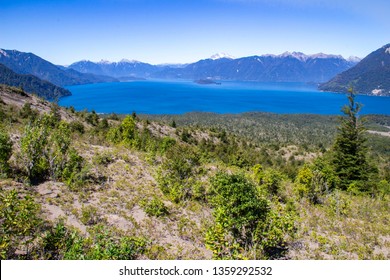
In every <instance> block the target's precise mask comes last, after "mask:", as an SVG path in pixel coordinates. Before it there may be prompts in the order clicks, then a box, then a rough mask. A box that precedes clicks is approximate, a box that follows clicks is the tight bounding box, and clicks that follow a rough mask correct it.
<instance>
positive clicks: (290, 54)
mask: <svg viewBox="0 0 390 280" xmlns="http://www.w3.org/2000/svg"><path fill="white" fill-rule="evenodd" d="M266 56H272V57H280V58H285V57H293V58H295V59H297V60H299V61H303V62H306V61H307V60H308V59H329V58H337V59H344V58H343V57H342V56H341V55H335V54H325V53H317V54H311V55H307V54H304V53H302V52H288V51H287V52H284V53H282V54H280V55H266ZM358 61H360V58H359V60H358ZM358 61H357V62H358ZM351 62H354V61H351Z"/></svg>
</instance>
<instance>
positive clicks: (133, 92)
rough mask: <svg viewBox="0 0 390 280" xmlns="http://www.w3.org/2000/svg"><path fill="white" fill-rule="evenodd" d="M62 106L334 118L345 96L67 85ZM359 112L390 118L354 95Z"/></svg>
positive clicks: (257, 87)
mask: <svg viewBox="0 0 390 280" xmlns="http://www.w3.org/2000/svg"><path fill="white" fill-rule="evenodd" d="M67 88H68V89H69V90H70V91H71V92H72V96H69V97H64V98H61V100H60V102H59V104H60V105H62V106H74V107H75V108H76V109H77V110H84V109H87V110H89V111H91V110H95V111H96V112H97V113H113V112H115V113H118V114H125V113H132V112H136V113H143V114H182V113H186V112H194V111H197V112H214V113H242V112H254V111H257V112H273V113H313V114H340V108H341V107H342V106H343V105H344V104H346V103H347V98H346V95H344V94H337V93H328V92H321V91H318V90H317V89H316V86H315V85H307V84H302V83H260V82H231V81H229V82H222V84H221V85H215V84H211V85H200V84H196V83H194V82H192V81H165V80H164V81H161V80H148V81H132V82H122V83H103V84H88V85H79V86H69V87H67ZM357 101H358V102H360V103H362V104H363V109H362V111H361V113H362V114H387V115H389V114H390V97H380V96H364V95H358V96H357Z"/></svg>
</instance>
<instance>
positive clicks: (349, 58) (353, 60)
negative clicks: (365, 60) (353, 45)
mask: <svg viewBox="0 0 390 280" xmlns="http://www.w3.org/2000/svg"><path fill="white" fill-rule="evenodd" d="M347 60H348V61H351V62H355V63H358V62H360V61H361V60H362V59H361V58H360V57H357V56H350V57H348V59H347Z"/></svg>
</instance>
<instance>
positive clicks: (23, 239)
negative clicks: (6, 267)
mask: <svg viewBox="0 0 390 280" xmlns="http://www.w3.org/2000/svg"><path fill="white" fill-rule="evenodd" d="M39 210H40V206H39V205H38V204H37V203H35V202H34V200H33V199H32V198H31V197H30V196H24V197H22V196H20V195H19V194H18V193H17V192H16V191H15V190H11V191H2V192H0V221H1V223H0V257H1V259H10V258H15V257H16V256H15V251H16V249H20V248H23V249H27V250H26V251H27V255H28V254H29V249H30V247H31V244H32V243H33V241H34V239H35V237H36V235H37V233H38V232H39V231H38V227H39V225H40V224H41V222H42V221H41V219H40V218H39V217H38V213H39Z"/></svg>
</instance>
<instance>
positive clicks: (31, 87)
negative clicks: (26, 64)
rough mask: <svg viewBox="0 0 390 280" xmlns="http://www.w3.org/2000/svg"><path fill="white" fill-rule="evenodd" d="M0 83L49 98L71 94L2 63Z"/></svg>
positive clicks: (0, 66) (0, 65)
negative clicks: (18, 72) (19, 72)
mask: <svg viewBox="0 0 390 280" xmlns="http://www.w3.org/2000/svg"><path fill="white" fill-rule="evenodd" d="M0 84H5V85H9V86H14V87H19V88H23V90H25V91H26V92H28V93H30V94H31V93H34V94H36V95H38V96H39V97H42V98H44V99H47V100H55V99H58V98H60V97H63V96H68V95H71V93H70V91H69V90H67V89H64V88H61V87H58V86H56V85H53V84H52V83H49V82H47V81H44V80H41V79H39V78H37V77H35V76H33V75H22V74H17V73H15V72H14V71H12V70H11V69H9V68H7V67H6V66H4V65H3V64H1V63H0Z"/></svg>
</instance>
